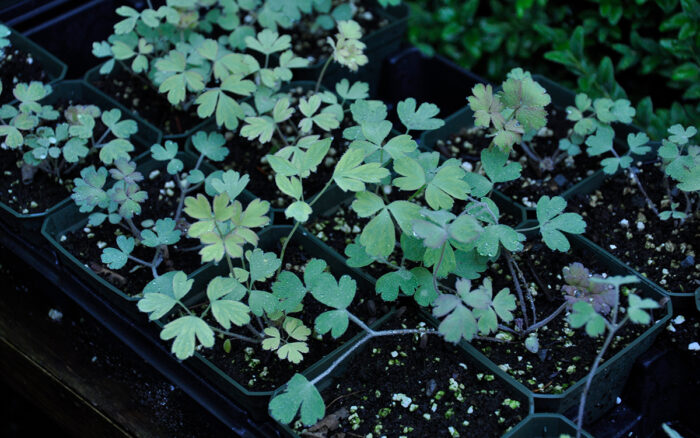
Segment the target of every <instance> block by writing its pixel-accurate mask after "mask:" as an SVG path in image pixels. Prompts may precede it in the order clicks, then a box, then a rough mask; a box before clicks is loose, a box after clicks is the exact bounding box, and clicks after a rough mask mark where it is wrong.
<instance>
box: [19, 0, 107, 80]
mask: <svg viewBox="0 0 700 438" xmlns="http://www.w3.org/2000/svg"><path fill="white" fill-rule="evenodd" d="M116 3H117V2H115V1H114V0H91V1H85V0H83V1H80V2H75V1H73V2H69V5H70V6H71V8H70V9H68V10H65V8H60V10H59V11H51V13H50V14H47V15H48V16H47V17H44V18H45V20H43V21H41V22H39V23H36V22H34V20H30V21H29V22H27V23H24V24H23V25H24V26H26V25H27V24H29V25H31V27H29V28H28V29H27V30H25V31H23V33H24V35H25V36H27V37H29V38H31V39H32V40H33V41H36V42H37V43H38V44H40V45H41V46H42V47H44V48H45V49H46V50H48V51H50V52H51V53H53V54H54V55H56V56H57V57H58V58H60V59H63V60H65V62H66V64H68V73H67V75H68V77H71V78H78V77H82V76H83V75H85V72H86V71H87V70H89V69H90V68H92V67H94V66H95V65H97V64H98V63H99V62H100V61H99V59H98V58H96V57H95V56H93V54H92V43H93V42H94V41H103V40H106V39H107V37H109V35H110V34H111V33H112V32H113V29H112V27H113V25H114V24H115V23H116V22H117V19H118V18H119V17H118V16H117V15H116V14H115V13H114V10H115V9H116V8H117V4H116ZM78 29H79V31H78Z"/></svg>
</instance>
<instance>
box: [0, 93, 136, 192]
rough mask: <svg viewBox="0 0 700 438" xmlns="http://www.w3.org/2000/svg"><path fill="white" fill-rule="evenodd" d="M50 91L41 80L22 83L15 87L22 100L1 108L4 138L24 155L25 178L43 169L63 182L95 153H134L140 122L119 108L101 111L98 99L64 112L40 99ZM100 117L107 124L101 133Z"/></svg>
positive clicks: (108, 159)
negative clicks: (124, 115)
mask: <svg viewBox="0 0 700 438" xmlns="http://www.w3.org/2000/svg"><path fill="white" fill-rule="evenodd" d="M51 92H52V87H51V86H49V85H44V84H42V83H40V82H31V83H30V84H25V83H20V84H17V85H16V86H15V88H14V90H13V93H14V96H15V97H16V98H17V99H18V100H19V104H18V105H17V106H13V105H4V106H3V107H2V108H1V109H0V122H1V123H3V124H2V125H0V138H2V139H3V145H4V146H5V147H7V148H9V149H13V150H16V151H18V153H20V154H21V155H22V164H21V169H22V182H24V183H25V184H30V183H31V182H32V181H33V179H34V175H35V174H36V172H37V171H43V172H46V173H47V174H49V175H51V176H52V177H53V178H55V179H56V180H57V181H58V182H61V183H62V182H63V180H62V178H63V176H65V175H67V174H70V173H71V172H72V171H73V170H75V169H76V168H78V166H79V165H80V164H81V163H82V162H83V161H84V159H85V158H86V157H87V156H88V155H89V154H91V153H96V154H99V158H100V160H102V161H103V162H104V163H106V164H112V163H114V162H116V161H118V160H120V159H128V158H129V154H130V153H131V152H132V151H133V150H134V146H133V144H132V143H131V141H130V140H129V138H130V137H131V136H132V135H133V134H135V133H136V131H137V129H138V128H137V125H136V122H134V121H133V120H122V113H121V111H120V110H118V109H112V110H109V111H102V110H100V109H99V108H98V107H96V106H94V105H70V106H67V107H66V108H64V109H63V112H59V111H58V110H56V109H55V108H54V107H53V106H51V105H43V104H41V103H40V101H41V100H42V99H44V98H45V97H47V96H49V95H50V94H51ZM97 122H101V124H102V125H103V126H104V128H105V129H104V131H102V132H101V133H99V136H98V132H96V126H97Z"/></svg>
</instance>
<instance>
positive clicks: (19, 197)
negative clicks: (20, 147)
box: [0, 149, 79, 214]
mask: <svg viewBox="0 0 700 438" xmlns="http://www.w3.org/2000/svg"><path fill="white" fill-rule="evenodd" d="M21 163H23V160H22V153H19V152H17V151H15V150H6V149H0V172H1V173H2V176H3V177H2V178H0V201H2V202H4V203H5V204H7V205H9V206H10V207H12V208H13V209H14V210H15V211H17V212H18V213H21V214H31V213H40V212H42V211H45V210H46V209H48V208H50V207H52V206H54V205H56V204H58V203H59V202H60V201H62V200H64V199H66V198H67V197H69V196H70V193H71V189H72V187H73V178H75V177H76V176H79V169H76V170H75V171H73V172H70V173H68V174H66V175H65V177H63V178H62V179H61V181H58V180H56V178H55V177H53V176H51V175H49V174H48V173H46V172H43V171H41V170H40V171H38V172H37V173H36V174H35V175H34V179H33V180H32V182H31V183H30V184H24V183H23V182H22V171H21V167H20V166H21ZM37 188H40V189H41V190H37Z"/></svg>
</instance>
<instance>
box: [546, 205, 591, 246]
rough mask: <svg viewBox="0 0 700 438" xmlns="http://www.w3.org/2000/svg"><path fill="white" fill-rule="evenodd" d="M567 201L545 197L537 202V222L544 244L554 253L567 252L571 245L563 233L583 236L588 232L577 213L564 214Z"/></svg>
mask: <svg viewBox="0 0 700 438" xmlns="http://www.w3.org/2000/svg"><path fill="white" fill-rule="evenodd" d="M565 208H566V200H564V198H562V197H560V196H555V197H554V198H550V197H549V196H543V197H541V198H540V200H539V201H538V202H537V221H538V222H539V223H540V233H541V234H542V240H544V243H545V244H546V245H547V246H548V247H549V248H550V249H552V250H554V251H562V252H566V251H568V250H569V248H570V244H569V241H568V239H567V238H566V236H565V235H564V233H562V231H563V232H567V233H571V234H581V233H583V232H584V231H585V230H586V223H585V222H584V221H583V218H581V216H580V215H578V214H576V213H562V212H563V211H564V209H565Z"/></svg>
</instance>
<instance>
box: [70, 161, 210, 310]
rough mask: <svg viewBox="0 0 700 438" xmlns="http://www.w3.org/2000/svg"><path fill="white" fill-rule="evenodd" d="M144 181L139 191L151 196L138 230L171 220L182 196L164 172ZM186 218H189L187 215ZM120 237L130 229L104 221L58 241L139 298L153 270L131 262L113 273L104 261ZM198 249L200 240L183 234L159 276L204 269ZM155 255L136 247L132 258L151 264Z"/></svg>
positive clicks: (128, 292)
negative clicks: (107, 250) (105, 252)
mask: <svg viewBox="0 0 700 438" xmlns="http://www.w3.org/2000/svg"><path fill="white" fill-rule="evenodd" d="M144 177H145V179H144V180H143V181H142V182H141V183H140V184H139V187H140V188H141V190H144V191H146V192H148V199H147V200H146V202H144V203H143V204H141V208H142V212H141V215H139V216H137V217H136V218H135V220H134V223H135V224H136V225H137V226H139V225H140V224H141V223H142V222H143V221H146V220H149V219H150V220H153V221H156V220H158V219H164V218H168V217H170V218H172V217H173V216H174V214H175V210H176V209H177V204H178V201H179V192H178V191H176V190H174V188H175V184H176V182H175V181H174V179H173V177H172V176H171V175H170V174H168V173H166V172H164V171H162V170H161V171H158V172H156V171H154V172H151V174H150V175H144ZM189 196H196V193H195V192H193V193H190V194H189ZM183 218H185V219H186V218H187V216H186V215H185V214H184V213H183ZM121 234H125V235H127V236H130V235H131V233H130V232H129V231H128V229H125V228H123V227H122V226H120V225H115V224H111V223H109V222H108V221H105V222H104V223H102V224H101V225H100V226H96V227H91V226H89V225H87V224H86V226H85V228H81V229H78V230H76V231H75V232H73V233H67V234H65V235H63V236H61V238H60V239H59V240H60V243H61V245H62V246H63V247H64V248H65V249H66V250H68V251H69V252H70V253H71V254H73V255H74V256H75V257H76V258H77V259H78V260H80V261H81V262H83V263H85V264H86V265H87V266H88V267H89V268H90V269H92V270H93V271H94V272H95V273H97V274H98V275H100V276H101V277H103V278H104V279H105V280H106V281H108V282H109V283H111V284H112V285H114V286H115V287H116V288H117V289H120V290H122V291H123V292H124V293H126V294H127V295H131V296H134V295H138V294H140V293H141V292H142V291H143V288H144V286H146V284H148V282H149V281H151V280H153V274H152V273H151V270H150V269H149V268H147V267H145V266H143V265H140V264H138V263H136V262H134V261H132V260H129V261H128V262H127V264H126V265H125V266H124V267H123V268H121V269H117V270H112V269H109V268H108V267H107V265H106V264H104V263H102V260H101V255H102V250H103V248H105V247H116V239H117V236H118V235H121ZM199 246H200V242H199V240H198V239H191V238H188V237H187V235H186V233H183V235H182V236H181V237H180V241H179V242H178V243H176V244H175V245H171V246H169V247H168V251H169V258H168V259H167V260H165V261H163V262H162V263H161V264H160V266H159V267H158V273H159V274H163V273H165V272H168V271H173V270H182V271H184V272H185V273H187V274H191V273H192V272H194V271H196V270H197V269H198V268H199V267H200V266H201V265H202V263H201V257H200V255H199V253H198V251H197V249H198V247H199ZM154 253H155V252H154V249H153V248H149V247H146V246H144V245H137V246H136V247H135V248H134V251H133V252H132V253H131V255H132V256H134V257H137V258H140V259H142V260H147V261H150V260H152V259H153V255H154Z"/></svg>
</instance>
